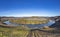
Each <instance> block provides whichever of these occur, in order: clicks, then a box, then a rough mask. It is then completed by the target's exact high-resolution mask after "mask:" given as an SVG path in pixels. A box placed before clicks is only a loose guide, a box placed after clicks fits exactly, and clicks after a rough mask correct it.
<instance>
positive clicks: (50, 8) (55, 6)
mask: <svg viewBox="0 0 60 37" xmlns="http://www.w3.org/2000/svg"><path fill="white" fill-rule="evenodd" d="M0 16H18V17H21V16H60V0H0Z"/></svg>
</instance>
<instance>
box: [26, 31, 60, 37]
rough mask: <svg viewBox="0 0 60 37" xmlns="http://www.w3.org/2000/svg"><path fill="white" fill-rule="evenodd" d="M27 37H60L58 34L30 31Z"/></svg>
mask: <svg viewBox="0 0 60 37" xmlns="http://www.w3.org/2000/svg"><path fill="white" fill-rule="evenodd" d="M27 37H60V33H55V32H49V31H48V32H47V31H41V30H31V31H30V33H29V34H28V35H27Z"/></svg>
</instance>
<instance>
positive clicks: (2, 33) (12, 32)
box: [0, 27, 29, 37]
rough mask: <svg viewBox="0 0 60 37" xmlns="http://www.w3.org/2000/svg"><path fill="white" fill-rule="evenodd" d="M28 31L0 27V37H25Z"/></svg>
mask: <svg viewBox="0 0 60 37" xmlns="http://www.w3.org/2000/svg"><path fill="white" fill-rule="evenodd" d="M28 33H29V31H28V30H24V29H16V28H2V27H0V37H26V36H27V35H28Z"/></svg>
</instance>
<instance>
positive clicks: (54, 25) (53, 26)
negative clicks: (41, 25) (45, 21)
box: [50, 20, 60, 28]
mask: <svg viewBox="0 0 60 37" xmlns="http://www.w3.org/2000/svg"><path fill="white" fill-rule="evenodd" d="M50 27H51V28H60V20H58V21H56V22H55V23H54V24H53V25H51V26H50Z"/></svg>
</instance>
